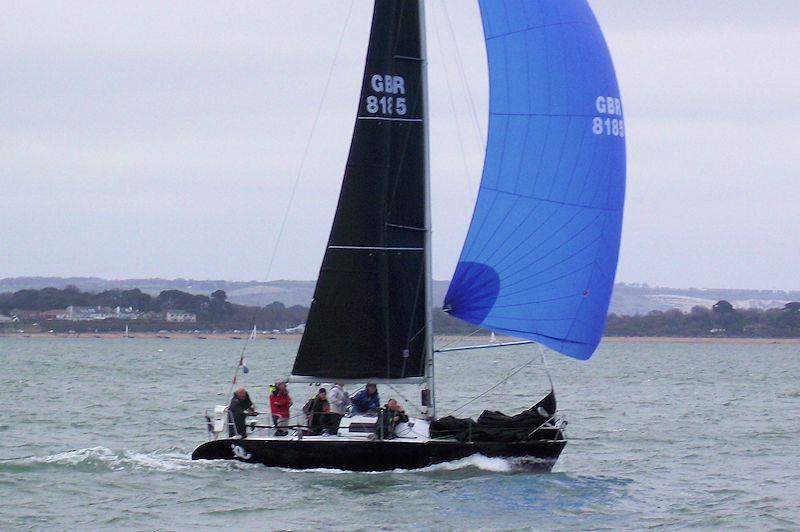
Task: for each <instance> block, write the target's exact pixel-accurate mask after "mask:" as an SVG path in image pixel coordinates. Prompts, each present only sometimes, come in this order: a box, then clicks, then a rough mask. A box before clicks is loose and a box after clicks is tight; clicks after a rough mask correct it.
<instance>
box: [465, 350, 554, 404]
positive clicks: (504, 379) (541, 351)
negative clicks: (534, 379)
mask: <svg viewBox="0 0 800 532" xmlns="http://www.w3.org/2000/svg"><path fill="white" fill-rule="evenodd" d="M536 345H537V346H539V356H538V357H537V356H534V357H532V358H531V359H530V360H528V361H527V362H525V363H524V364H522V365H521V366H518V367H516V368H514V369H512V370H511V371H510V372H509V373H508V374H506V376H505V377H503V379H502V380H500V382H498V383H497V384H495V385H493V386H492V387H490V388H488V389H487V390H485V391H483V392H482V393H480V394H479V395H476V396H475V397H473V398H472V399H470V400H469V401H467V402H466V403H464V404H462V405H461V406H459V407H458V408H456V409H455V410H453V411H451V412H450V414H449V415H451V416H452V415H454V414H456V413H457V412H460V411H461V410H463V409H464V408H465V407H466V406H468V405H470V404H472V403H474V402H475V401H477V400H478V399H480V398H481V397H483V396H485V395H486V394H488V393H489V392H491V391H492V390H494V389H496V388H498V387H499V386H502V385H503V384H505V383H506V382H507V381H508V379H510V378H511V377H513V376H514V375H516V374H517V373H519V372H520V371H522V370H523V369H525V368H526V367H528V366H530V365H531V364H533V363H534V362H535V361H536V359H537V358H541V361H542V364H543V365H544V370H545V373H546V374H547V380H548V381H549V382H550V389H551V390H553V389H554V386H553V379H552V378H551V377H550V370H549V369H548V367H547V360H546V358H545V354H544V348H543V347H542V344H539V343H537V344H536Z"/></svg>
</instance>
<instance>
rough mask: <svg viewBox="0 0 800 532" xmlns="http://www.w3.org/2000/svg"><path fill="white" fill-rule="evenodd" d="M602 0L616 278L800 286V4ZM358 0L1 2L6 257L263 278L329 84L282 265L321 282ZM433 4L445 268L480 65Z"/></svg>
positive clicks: (468, 176)
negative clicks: (623, 158)
mask: <svg viewBox="0 0 800 532" xmlns="http://www.w3.org/2000/svg"><path fill="white" fill-rule="evenodd" d="M591 4H592V6H593V8H594V9H595V13H596V14H597V16H598V19H599V20H600V23H601V25H602V27H603V29H604V31H605V34H606V38H607V40H608V42H609V45H610V47H611V50H612V55H613V57H614V60H615V64H616V67H617V75H618V77H619V81H620V86H621V90H622V96H623V100H624V102H625V106H626V107H625V109H626V125H627V129H628V159H629V172H628V183H629V185H628V195H627V204H626V212H625V224H624V230H623V246H622V254H621V257H620V267H619V271H618V275H617V278H618V280H621V281H626V282H648V283H650V284H661V285H670V286H676V287H688V286H704V287H743V288H744V287H752V288H785V289H800V277H799V276H798V273H797V272H798V264H800V231H798V227H797V226H798V223H797V220H798V218H800V186H799V185H798V169H800V142H799V141H798V135H797V128H798V127H800V111H798V108H799V107H798V98H800V59H798V50H800V2H797V1H795V0H785V1H772V2H768V1H760V2H752V1H750V0H740V1H734V0H727V1H712V0H704V1H702V2H700V1H697V0H686V1H675V0H670V1H667V0H664V1H653V0H592V1H591ZM350 5H351V2H350V1H345V0H341V1H336V2H322V1H314V2H299V1H296V0H295V1H291V2H277V1H274V2H235V3H221V2H198V1H192V2H171V3H163V2H136V3H133V2H131V3H127V4H123V3H117V2H114V3H111V2H99V1H98V2H71V3H54V2H41V3H36V2H24V3H23V2H19V3H12V4H9V5H5V6H4V7H3V17H2V18H0V76H1V77H0V82H1V83H0V117H2V120H0V193H2V196H1V199H0V277H3V276H18V275H60V276H71V275H81V276H88V275H95V276H101V277H111V278H128V277H185V278H222V279H230V280H249V279H261V280H264V279H265V278H266V277H267V275H268V272H267V267H268V264H269V262H270V257H271V254H272V250H273V247H274V243H275V238H276V236H277V229H278V227H279V226H280V223H281V220H282V218H283V215H284V212H285V210H286V207H287V205H288V203H289V196H290V192H291V188H292V184H293V183H294V181H295V177H296V176H297V173H298V168H299V166H300V164H301V159H302V154H303V151H304V147H305V145H306V143H307V142H308V139H309V135H310V134H311V132H312V124H313V123H314V117H315V115H316V113H317V109H318V107H319V106H320V102H321V101H322V109H321V112H320V115H319V122H318V124H317V127H316V129H315V130H314V132H313V139H312V144H311V146H312V147H311V150H310V153H309V155H308V157H307V159H306V160H305V165H304V168H303V172H302V174H301V176H300V180H299V184H298V188H297V193H296V196H295V199H294V202H293V203H292V207H291V209H290V211H289V217H288V220H287V225H286V231H285V233H284V236H283V238H282V240H281V243H280V245H279V246H278V252H277V255H276V257H275V261H274V267H273V269H272V272H271V273H270V275H269V277H270V278H272V279H277V278H290V279H313V278H315V277H316V273H317V270H318V268H319V263H320V261H321V258H322V252H323V248H324V245H325V241H326V239H327V236H328V231H329V228H330V221H331V218H332V216H333V212H334V209H335V204H336V199H337V195H338V189H339V185H340V180H341V175H342V171H343V167H344V163H345V160H346V157H347V149H348V146H349V142H350V135H351V130H352V125H353V121H354V116H355V106H356V103H357V97H358V86H359V83H360V80H361V71H362V68H363V60H364V53H365V46H366V40H367V36H368V31H369V23H370V18H371V11H372V9H371V5H372V3H371V2H370V1H367V0H354V1H353V7H352V10H350ZM427 5H428V8H427V11H428V41H429V58H430V78H431V114H432V125H431V132H432V174H433V200H434V208H433V211H434V231H435V233H434V234H435V237H434V262H435V264H434V274H435V277H436V278H439V279H445V278H449V277H450V275H451V273H452V270H453V267H454V265H455V262H456V260H457V256H458V252H459V250H460V243H461V239H462V238H463V235H464V233H465V231H466V226H467V223H468V220H469V216H470V213H471V209H472V203H471V202H472V199H473V198H474V196H475V192H476V186H477V183H478V179H479V176H480V167H481V164H482V152H483V138H482V137H483V135H484V134H485V129H486V125H485V121H486V117H485V115H486V106H487V102H486V98H487V87H486V83H487V82H486V65H485V55H484V49H483V42H482V35H481V28H480V20H479V16H478V10H477V5H476V3H475V2H472V1H467V0H463V1H462V0H447V1H446V4H443V3H442V2H441V1H440V0H435V1H432V2H428V4H427ZM445 7H446V9H445ZM343 28H344V30H343ZM451 28H452V30H453V31H452V32H451ZM343 31H344V39H343V44H342V48H341V51H340V53H339V55H338V57H336V61H335V64H334V67H333V70H332V76H331V78H330V86H329V88H328V91H327V93H326V94H325V97H324V99H323V88H324V86H325V84H326V80H327V79H328V72H329V71H330V69H331V65H332V64H333V62H334V56H335V52H336V49H337V43H338V42H339V38H340V36H341V35H342V32H343ZM459 58H460V60H459ZM459 63H462V66H463V68H460V67H459ZM448 80H449V83H448ZM465 82H466V84H467V85H468V86H469V92H470V93H471V95H472V98H473V99H474V102H475V108H476V110H477V113H473V110H472V107H471V105H470V104H469V98H468V97H467V92H466V90H465ZM448 87H449V88H448Z"/></svg>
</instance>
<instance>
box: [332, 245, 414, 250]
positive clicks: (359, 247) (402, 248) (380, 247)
mask: <svg viewBox="0 0 800 532" xmlns="http://www.w3.org/2000/svg"><path fill="white" fill-rule="evenodd" d="M328 249H357V250H379V251H425V248H405V247H392V246H328Z"/></svg>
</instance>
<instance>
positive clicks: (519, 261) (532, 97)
mask: <svg viewBox="0 0 800 532" xmlns="http://www.w3.org/2000/svg"><path fill="white" fill-rule="evenodd" d="M479 5H480V12H481V18H482V24H483V31H484V38H485V42H486V50H487V57H488V66H489V83H490V97H489V114H490V116H489V131H488V138H487V146H486V156H485V161H484V168H483V175H482V179H481V184H480V188H479V192H478V198H477V201H476V205H475V210H474V213H473V218H472V221H471V224H470V227H469V231H468V233H467V237H466V240H465V242H464V246H463V249H462V252H461V256H460V259H459V262H458V264H457V267H456V270H455V274H454V276H453V279H452V282H451V285H450V288H449V290H448V292H447V295H446V297H445V301H444V304H443V309H444V311H445V312H448V313H449V314H450V315H452V316H455V317H457V318H460V319H462V320H464V321H466V322H469V323H471V324H474V325H476V326H478V327H481V328H484V329H487V330H489V331H492V332H496V333H498V334H503V335H507V336H512V337H516V338H519V340H518V341H514V342H495V343H491V344H489V345H478V346H466V347H455V348H448V349H439V350H435V348H434V343H433V330H432V329H433V327H432V323H433V320H432V313H433V308H434V307H433V301H432V290H431V285H432V283H431V214H430V213H431V206H430V175H429V164H428V155H429V153H428V146H429V143H428V105H427V79H426V78H427V70H426V69H427V60H426V46H425V18H424V2H423V0H376V2H375V5H374V11H373V19H372V27H371V32H370V38H369V47H368V52H367V58H366V66H365V70H364V76H363V81H362V88H361V94H360V100H359V106H358V112H357V116H356V121H355V127H354V132H353V138H352V143H351V147H350V153H349V158H348V161H347V166H346V169H345V172H344V179H343V184H342V188H341V193H340V197H339V203H338V207H337V210H336V214H335V217H334V221H333V227H332V229H331V233H330V237H329V241H328V245H327V248H326V250H325V255H324V259H323V263H322V267H321V270H320V273H319V277H318V280H317V285H316V288H315V292H314V298H313V301H312V304H311V308H310V311H309V316H308V321H307V324H306V329H305V334H304V335H303V337H302V340H301V343H300V346H299V348H298V352H297V355H296V358H295V361H294V366H293V368H292V372H291V377H290V382H300V383H303V382H305V383H325V382H338V383H344V384H346V385H348V386H350V385H354V384H363V383H368V382H371V383H387V384H389V385H395V384H410V385H417V386H419V392H420V394H419V410H420V413H419V415H418V416H416V417H411V418H409V420H408V421H407V422H399V423H397V425H396V426H394V427H393V429H392V430H391V431H390V433H388V434H387V433H386V432H385V431H384V430H383V428H382V427H383V423H382V422H381V421H380V420H381V418H380V414H379V415H378V416H376V415H370V414H353V415H347V416H345V417H343V418H342V419H341V423H340V426H339V428H338V431H332V432H330V433H326V432H323V433H322V434H318V435H314V434H315V433H313V432H311V433H309V432H308V431H306V430H304V426H303V424H302V423H299V424H298V425H294V426H291V427H289V428H290V429H291V430H290V433H289V434H288V435H287V436H277V435H275V434H273V433H272V432H270V425H269V424H265V425H260V424H259V423H258V421H251V422H250V423H249V424H248V425H250V429H251V431H250V432H249V433H246V434H239V433H238V431H235V430H234V428H235V424H233V423H231V419H230V417H229V413H228V412H227V408H226V407H225V406H218V407H216V408H215V409H214V411H213V413H211V414H209V413H207V416H206V419H207V426H208V429H209V433H210V439H209V441H206V442H205V443H203V444H201V445H200V446H199V447H197V449H196V450H195V451H194V453H193V454H192V458H194V459H228V460H230V459H235V460H240V461H244V462H252V463H261V464H265V465H267V466H278V467H289V468H336V469H344V470H362V471H372V470H392V469H397V468H401V469H415V468H421V467H426V466H429V465H431V464H435V463H440V462H445V461H451V460H456V459H460V458H464V457H467V456H470V455H474V454H482V455H485V456H489V457H507V458H514V459H520V460H523V461H525V462H526V463H527V464H528V465H529V466H530V467H532V468H533V469H538V470H544V471H548V470H550V469H551V468H552V467H553V465H554V464H555V463H556V460H557V459H558V457H559V455H560V454H561V452H562V450H563V449H564V446H565V445H566V437H565V434H564V425H565V423H564V420H563V419H562V418H561V417H560V416H559V415H558V414H557V412H556V400H555V393H554V391H553V389H552V385H551V391H550V393H548V394H547V395H546V396H545V397H544V398H543V399H542V400H541V401H539V402H538V403H536V404H534V405H532V406H531V408H529V409H528V410H526V411H524V412H522V413H520V414H517V415H514V416H507V415H504V414H502V413H500V412H492V411H485V412H484V413H483V414H482V415H481V416H480V417H479V418H478V419H477V421H475V420H472V419H459V418H455V417H453V416H446V417H443V418H438V417H437V410H436V397H435V378H434V369H435V364H434V353H435V352H442V351H454V350H457V349H481V348H493V347H502V346H508V345H521V344H526V343H538V344H539V345H540V346H543V347H547V348H550V349H552V350H554V351H557V352H560V353H562V354H565V355H567V356H569V357H573V358H576V359H583V360H585V359H588V358H589V357H590V356H591V355H592V353H593V352H594V351H595V349H596V347H597V345H598V343H599V342H600V339H601V336H602V331H603V327H604V323H605V317H606V314H607V311H608V305H609V300H610V296H611V290H612V286H613V281H614V275H615V271H616V264H617V257H618V253H619V241H620V232H621V224H622V208H623V203H624V190H625V130H624V121H623V113H622V105H621V103H620V96H619V89H618V87H617V81H616V76H615V73H614V69H613V65H612V62H611V58H610V55H609V51H608V48H607V46H606V43H605V40H604V38H603V35H602V32H601V30H600V28H599V26H598V24H597V21H596V19H595V17H594V15H593V13H592V11H591V8H590V7H589V5H588V4H587V2H586V1H585V0H552V1H545V0H481V1H480V2H479ZM468 363H469V362H468V361H466V360H465V362H464V364H468ZM234 432H235V433H234ZM231 434H233V435H231Z"/></svg>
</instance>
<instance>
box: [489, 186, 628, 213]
mask: <svg viewBox="0 0 800 532" xmlns="http://www.w3.org/2000/svg"><path fill="white" fill-rule="evenodd" d="M481 188H482V189H485V190H490V191H492V192H497V193H499V194H509V195H511V196H519V197H521V198H528V199H532V200H537V201H545V202H547V203H555V204H557V205H566V206H569V207H580V208H582V209H592V210H596V211H608V212H617V211H619V210H620V209H619V208H611V207H595V206H592V205H583V204H581V203H572V202H569V201H558V200H554V199H546V198H540V197H538V196H529V195H527V194H518V193H516V192H509V191H507V190H500V189H499V188H493V187H481Z"/></svg>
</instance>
